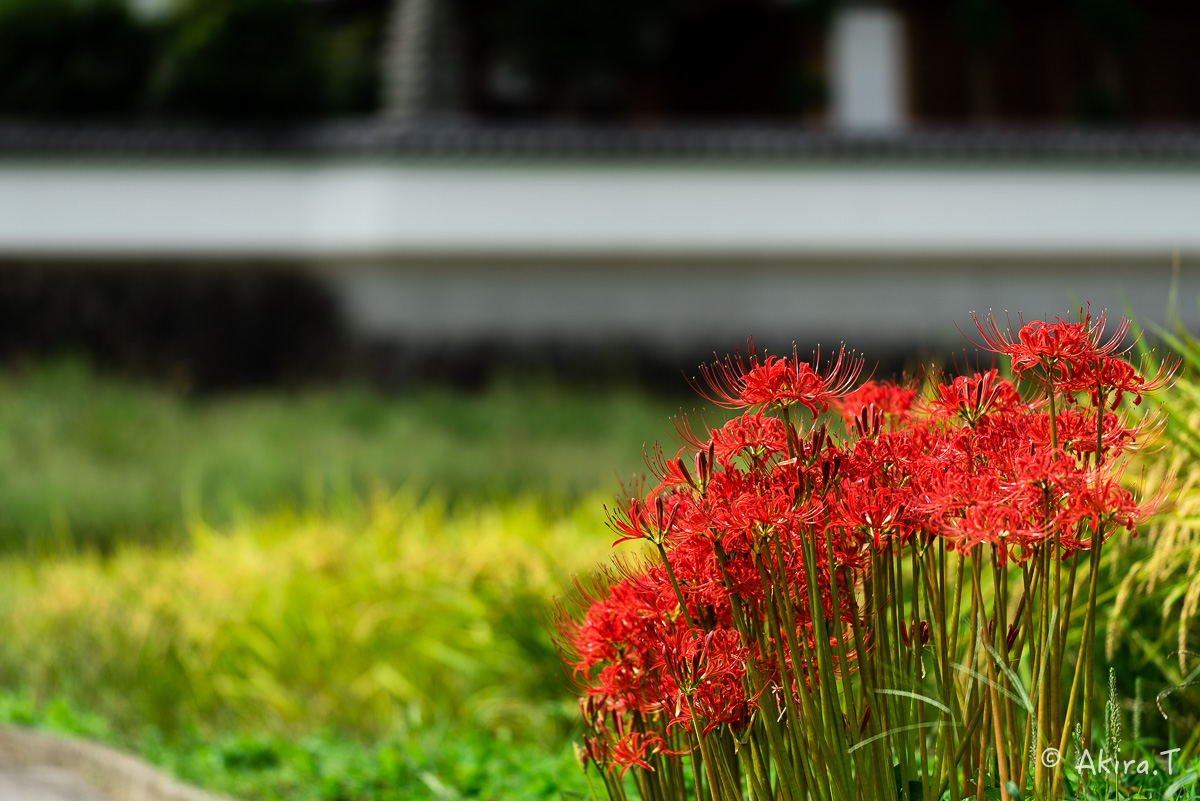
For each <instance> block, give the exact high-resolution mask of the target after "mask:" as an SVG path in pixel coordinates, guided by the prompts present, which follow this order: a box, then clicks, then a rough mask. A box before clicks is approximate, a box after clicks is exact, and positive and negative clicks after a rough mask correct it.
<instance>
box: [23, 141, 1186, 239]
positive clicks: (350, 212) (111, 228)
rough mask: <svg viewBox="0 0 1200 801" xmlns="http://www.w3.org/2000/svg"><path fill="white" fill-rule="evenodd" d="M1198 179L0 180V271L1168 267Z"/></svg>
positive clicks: (362, 172) (75, 170) (71, 173)
mask: <svg viewBox="0 0 1200 801" xmlns="http://www.w3.org/2000/svg"><path fill="white" fill-rule="evenodd" d="M1198 221H1200V170H1197V169H1194V168H1189V169H1168V168H1146V169H1140V170H1139V169H1133V168H1108V169H1084V168H1061V167H1060V168H1045V167H1036V166H1028V167H1020V166H1007V167H972V168H959V169H951V168H947V167H945V166H934V167H929V166H925V167H922V166H892V167H878V168H874V169H870V168H865V167H835V166H826V167H812V166H809V167H805V166H779V167H773V168H772V167H748V168H742V169H737V168H732V167H699V166H697V167H691V168H688V167H683V166H679V167H635V166H627V167H611V168H601V167H579V166H558V167H551V166H530V167H525V168H520V167H486V166H465V165H441V166H438V165H424V166H421V165H406V164H401V163H380V164H366V163H354V162H350V163H341V164H339V163H330V164H298V165H288V164H260V165H257V166H254V165H251V166H247V165H243V164H228V165H193V166H188V165H182V166H175V165H171V164H144V165H131V164H125V165H64V164H53V163H51V164H26V165H14V164H11V163H9V164H0V256H3V255H13V254H20V255H30V256H62V255H68V256H73V255H78V256H87V257H109V256H112V257H129V256H134V257H137V256H167V257H171V256H189V257H202V258H206V257H224V256H235V255H239V256H241V255H249V256H267V257H281V258H299V259H311V260H329V259H339V258H377V257H388V258H392V259H400V260H403V259H408V258H414V257H424V256H428V255H437V256H471V257H480V258H485V259H492V258H497V257H509V256H516V257H524V256H529V257H558V256H564V255H566V256H569V255H576V256H595V255H598V254H603V255H606V256H615V257H622V256H639V257H656V258H688V257H693V256H701V255H712V254H724V255H728V256H735V257H741V256H764V255H774V256H789V257H790V256H805V257H807V256H814V255H819V256H829V255H834V256H846V255H853V256H862V255H870V256H878V257H888V258H893V257H898V256H945V255H987V256H1010V257H1030V256H1045V257H1063V256H1080V255H1085V256H1086V255H1096V256H1104V257H1111V256H1114V255H1123V256H1152V257H1157V256H1164V257H1165V255H1166V254H1168V253H1170V252H1171V251H1172V250H1173V249H1176V248H1178V249H1181V250H1183V251H1185V252H1189V253H1200V224H1197V222H1198Z"/></svg>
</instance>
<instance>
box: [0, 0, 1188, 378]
mask: <svg viewBox="0 0 1200 801" xmlns="http://www.w3.org/2000/svg"><path fill="white" fill-rule="evenodd" d="M0 118H2V121H0V263H2V265H3V270H2V271H0V349H2V350H3V352H4V353H5V354H7V355H8V356H9V357H10V358H11V357H19V356H21V355H25V354H33V353H41V352H45V351H48V350H54V349H76V350H83V351H84V352H87V353H90V354H91V355H92V356H93V357H94V358H96V359H98V360H99V361H101V362H104V361H110V362H113V363H115V364H118V365H121V366H124V367H131V368H133V369H146V370H152V371H162V370H168V371H170V370H177V371H180V372H181V374H184V375H186V380H187V381H190V382H196V383H199V384H223V383H232V384H242V383H247V382H249V383H254V382H259V381H273V380H279V379H286V378H293V377H305V376H311V375H324V374H340V373H345V372H346V371H352V372H353V371H365V372H368V373H370V374H372V375H374V376H375V377H377V378H380V379H381V380H383V381H385V382H390V383H404V382H406V381H409V380H412V379H413V378H419V377H426V376H429V375H440V376H443V377H449V378H453V379H455V380H464V381H472V380H479V379H480V378H484V377H486V376H487V374H488V373H489V372H490V371H493V370H495V369H497V365H505V364H508V365H510V366H514V365H515V366H518V367H519V366H521V365H523V364H527V363H530V362H541V363H544V364H547V365H549V366H551V367H554V368H556V369H557V368H564V367H569V366H571V365H574V366H575V369H580V370H593V369H600V368H601V367H604V369H609V368H612V369H618V370H634V371H643V372H647V373H654V372H655V371H656V370H658V368H659V366H660V365H663V364H669V365H671V372H672V373H674V374H677V372H676V371H677V370H678V368H679V365H680V361H679V360H680V359H692V358H693V357H702V356H703V355H704V354H705V353H707V352H711V351H712V350H714V349H716V350H718V351H721V352H725V351H728V350H730V349H732V348H733V347H734V346H736V345H737V344H738V343H739V342H741V341H743V340H744V339H745V337H746V336H748V335H754V336H756V337H758V338H759V339H761V340H764V341H766V342H767V343H769V344H770V345H772V346H775V347H779V346H783V345H786V344H788V343H790V342H791V341H793V340H795V341H796V342H797V343H798V344H799V345H800V346H801V347H802V348H807V347H808V346H810V345H814V344H816V343H818V342H821V343H826V344H832V343H834V342H836V341H838V340H843V339H844V340H846V341H847V342H848V343H850V344H852V345H854V346H856V347H859V348H861V349H864V350H866V351H867V352H868V353H870V354H872V355H875V356H880V357H883V358H886V359H894V360H898V361H902V360H904V359H906V358H912V357H914V356H916V355H918V354H921V353H930V352H939V351H947V350H949V349H951V348H954V347H958V346H960V343H961V342H962V340H961V337H960V335H959V333H958V331H957V330H955V326H954V323H955V322H957V323H958V325H959V326H964V325H965V324H966V323H968V322H969V313H970V312H972V311H979V312H986V311H988V309H995V310H996V311H997V312H998V313H1003V312H1005V311H1010V312H1012V314H1013V315H1014V317H1015V316H1016V315H1017V314H1018V313H1021V314H1024V315H1025V317H1026V318H1028V317H1041V316H1044V315H1046V314H1049V315H1051V316H1053V315H1057V314H1064V313H1066V311H1067V310H1068V309H1069V308H1070V307H1071V306H1072V305H1073V304H1076V303H1078V302H1085V301H1090V302H1091V303H1092V305H1093V308H1095V307H1103V306H1107V307H1110V308H1113V309H1119V308H1121V307H1122V304H1124V303H1127V304H1129V306H1130V307H1131V308H1132V309H1133V311H1134V312H1135V313H1136V314H1137V315H1138V317H1139V319H1140V320H1142V321H1157V322H1162V321H1164V320H1165V314H1166V308H1167V302H1168V292H1169V287H1170V283H1171V280H1172V254H1173V253H1176V252H1178V253H1179V256H1180V260H1181V264H1182V270H1181V272H1180V275H1179V279H1180V297H1181V298H1182V304H1181V306H1180V312H1181V314H1182V315H1183V319H1184V321H1185V322H1187V323H1195V322H1197V321H1200V313H1198V310H1197V308H1196V304H1195V302H1194V299H1195V298H1196V297H1197V296H1198V295H1200V274H1198V273H1197V272H1196V270H1195V269H1194V268H1193V266H1192V265H1194V264H1195V263H1196V260H1197V258H1198V257H1200V227H1198V226H1197V225H1196V224H1195V221H1196V219H1197V213H1198V212H1200V126H1198V123H1200V9H1197V8H1196V7H1194V5H1193V4H1189V3H1184V2H1179V1H1177V0H1144V1H1143V2H1134V0H1045V1H1044V2H1036V3H1035V2H1025V1H1024V0H1014V1H1011V2H1001V0H927V1H926V2H919V3H918V2H905V1H901V0H896V2H891V3H888V2H873V3H867V2H863V3H857V2H850V1H849V0H843V2H834V0H705V1H704V2H695V0H691V1H690V2H680V1H679V0H636V1H635V0H603V2H601V1H600V0H573V1H572V2H566V3H564V2H561V0H139V1H138V2H130V3H129V4H128V5H127V4H125V3H123V2H121V0H0ZM685 363H687V362H685ZM581 365H582V366H581ZM606 365H607V367H605V366H606Z"/></svg>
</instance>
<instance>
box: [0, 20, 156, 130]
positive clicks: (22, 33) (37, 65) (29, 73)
mask: <svg viewBox="0 0 1200 801" xmlns="http://www.w3.org/2000/svg"><path fill="white" fill-rule="evenodd" d="M152 61H153V45H152V38H151V34H150V31H149V30H148V29H147V28H146V27H145V26H143V25H142V24H140V23H139V22H138V21H137V20H136V19H135V18H134V17H133V16H132V15H131V14H130V12H129V9H128V8H127V6H126V5H125V4H124V3H123V2H121V0H0V76H2V77H0V113H2V114H6V115H10V116H18V117H65V116H83V115H87V116H99V117H111V116H118V115H124V114H129V113H131V112H135V111H137V110H138V109H139V108H140V107H141V105H142V102H143V98H144V95H145V87H146V80H147V76H148V74H149V71H150V67H151V64H152Z"/></svg>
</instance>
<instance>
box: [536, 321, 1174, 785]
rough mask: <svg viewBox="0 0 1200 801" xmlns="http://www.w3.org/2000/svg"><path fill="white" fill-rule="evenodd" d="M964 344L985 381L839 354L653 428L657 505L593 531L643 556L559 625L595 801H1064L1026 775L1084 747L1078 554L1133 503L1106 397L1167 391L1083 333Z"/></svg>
mask: <svg viewBox="0 0 1200 801" xmlns="http://www.w3.org/2000/svg"><path fill="white" fill-rule="evenodd" d="M975 322H976V328H977V331H978V339H979V341H978V342H975V344H976V345H977V346H979V347H981V348H982V349H985V350H988V351H991V352H993V353H995V354H998V355H1000V356H1002V357H1007V361H1008V365H1009V369H1010V375H1011V378H1007V377H1004V376H1002V375H1001V374H1000V373H999V372H998V371H997V370H995V369H990V370H986V371H980V372H975V373H974V374H970V375H961V376H958V377H955V378H953V379H950V380H945V381H941V382H940V381H938V380H936V379H935V380H931V381H929V382H927V383H925V385H924V386H922V385H920V384H918V383H916V382H913V383H907V384H894V383H876V382H871V381H868V382H866V383H863V384H861V385H860V384H859V380H860V373H861V371H862V360H861V359H860V358H857V357H855V356H854V355H853V354H850V353H848V352H846V351H845V350H844V349H843V350H841V351H839V352H837V353H836V354H835V355H834V356H833V358H831V359H828V360H822V359H821V358H820V356H819V355H818V356H816V357H814V360H813V361H812V362H811V363H809V362H804V361H801V360H800V359H798V358H797V355H796V353H795V351H794V350H793V353H792V354H791V356H790V357H780V356H769V357H765V358H764V357H761V356H760V355H759V354H757V353H756V352H755V351H754V350H753V347H751V349H750V351H749V352H748V353H747V354H746V355H745V356H741V355H738V356H734V357H731V358H728V359H726V360H724V361H722V362H717V363H716V364H713V365H710V366H706V367H704V368H701V369H702V373H701V380H700V381H699V382H697V383H698V385H699V387H698V388H699V389H700V392H701V394H702V395H703V396H704V397H705V398H706V399H707V400H708V401H709V402H711V403H713V404H716V405H718V406H721V407H723V408H725V409H730V410H734V411H735V412H737V413H738V414H736V416H733V417H732V418H731V419H730V420H729V421H728V422H726V423H725V424H723V425H720V426H717V427H713V426H709V425H707V424H706V423H704V422H703V421H702V420H700V421H690V422H689V421H687V420H681V421H677V429H678V432H679V436H680V439H681V444H682V447H681V449H680V450H679V452H678V454H677V455H676V456H674V457H670V458H668V457H666V456H664V455H663V454H661V453H658V454H657V455H656V456H655V457H653V458H652V459H650V463H651V464H650V466H651V469H652V471H653V472H654V474H655V476H656V477H657V480H658V483H657V485H656V486H654V487H653V488H652V489H650V490H649V491H648V492H643V491H642V490H641V489H637V490H634V491H633V492H632V493H631V495H632V496H633V497H629V498H626V499H624V500H622V502H621V506H620V508H619V509H617V510H615V511H613V513H612V514H611V515H610V520H611V524H612V526H613V527H614V529H615V530H616V531H617V532H618V533H619V535H620V539H619V540H618V542H622V541H627V540H645V541H646V542H648V543H649V544H650V546H651V547H652V549H653V551H652V556H651V557H648V558H644V559H634V560H626V561H624V562H620V563H618V565H617V567H615V568H613V569H610V570H609V571H608V572H607V573H606V574H605V575H604V576H602V577H601V578H599V579H597V580H595V581H594V582H591V583H585V584H582V585H581V589H582V592H581V593H580V596H579V597H578V598H576V599H575V601H574V602H572V603H566V604H564V608H563V614H562V619H561V625H560V629H561V631H560V641H561V645H562V649H563V653H564V658H565V659H566V660H567V662H568V664H569V667H570V669H571V671H573V673H574V675H575V677H576V678H577V680H578V682H579V685H580V694H581V699H580V706H581V709H582V712H583V718H584V722H585V726H586V735H585V738H584V746H583V748H582V752H581V758H582V759H583V761H584V766H585V770H586V769H587V768H588V766H589V765H595V766H598V767H600V768H601V770H599V771H592V772H591V773H589V777H590V776H591V775H592V774H593V773H594V774H596V775H597V776H598V778H599V780H600V781H601V782H602V783H603V785H604V787H605V788H606V791H607V793H608V795H609V797H610V798H613V799H620V798H624V797H625V795H626V791H627V788H628V787H629V786H630V782H632V785H633V786H634V787H636V788H637V792H638V794H639V795H640V796H641V797H642V798H644V799H663V800H664V801H666V799H677V798H680V799H681V798H696V799H708V798H712V799H713V801H724V800H726V799H744V798H749V799H754V800H755V801H766V799H784V800H785V801H801V799H808V798H812V799H822V800H827V801H835V800H837V799H864V800H866V801H873V800H874V799H895V801H901V799H917V798H923V799H938V798H942V797H947V793H949V795H948V797H952V798H955V799H957V798H964V797H979V798H983V797H985V795H986V796H988V797H991V796H993V795H994V794H995V793H996V792H997V791H998V792H999V794H1000V796H1001V797H1002V798H1005V799H1008V798H1016V797H1019V798H1030V797H1040V798H1051V797H1059V796H1061V795H1062V794H1063V793H1064V792H1067V791H1069V787H1068V784H1069V782H1070V777H1068V776H1067V775H1066V774H1065V773H1064V771H1063V769H1062V768H1063V766H1062V765H1049V764H1048V763H1049V761H1050V760H1045V759H1041V758H1039V754H1042V753H1045V752H1046V751H1047V750H1048V749H1057V750H1058V751H1059V752H1062V751H1064V749H1066V748H1068V747H1069V746H1070V745H1071V742H1069V740H1071V739H1072V738H1074V740H1075V743H1074V745H1075V747H1077V748H1078V747H1080V741H1082V740H1084V739H1085V738H1083V736H1082V734H1081V732H1086V733H1088V734H1089V735H1090V733H1091V730H1092V717H1091V711H1092V676H1093V673H1094V672H1095V670H1094V666H1093V664H1092V653H1093V650H1094V649H1093V648H1092V647H1089V644H1090V643H1093V642H1094V641H1095V606H1096V575H1097V568H1098V565H1099V557H1100V552H1101V546H1102V545H1103V543H1104V541H1105V540H1106V539H1107V538H1108V537H1110V536H1112V535H1113V534H1114V533H1116V532H1118V531H1119V530H1121V529H1126V530H1129V531H1135V526H1136V525H1137V524H1138V522H1139V521H1141V520H1143V519H1144V518H1145V517H1146V516H1147V515H1148V514H1149V513H1151V512H1152V511H1153V510H1154V507H1155V506H1156V503H1157V499H1154V498H1151V499H1145V498H1138V497H1135V495H1134V494H1133V493H1132V492H1130V490H1128V489H1127V488H1126V487H1125V486H1123V485H1122V483H1121V481H1120V478H1121V472H1122V469H1123V467H1124V465H1125V461H1124V458H1123V457H1124V456H1125V455H1126V454H1129V453H1130V452H1132V451H1134V450H1136V449H1138V448H1141V447H1144V446H1145V445H1146V444H1148V443H1149V442H1150V441H1151V440H1152V439H1153V437H1154V435H1155V434H1156V428H1157V426H1156V425H1155V424H1154V423H1153V422H1151V416H1146V415H1141V416H1139V417H1138V421H1139V422H1136V423H1135V422H1130V416H1129V415H1128V414H1127V412H1126V409H1127V407H1128V406H1129V404H1128V403H1126V402H1125V401H1130V400H1131V401H1132V403H1134V404H1137V403H1140V402H1141V400H1142V397H1143V396H1144V395H1146V394H1150V393H1154V392H1156V391H1159V390H1161V389H1163V388H1164V387H1166V386H1167V385H1168V384H1169V383H1170V381H1171V375H1172V373H1173V369H1172V368H1171V367H1170V366H1168V367H1165V368H1162V369H1159V370H1157V371H1155V372H1154V374H1153V375H1147V374H1146V372H1144V371H1143V370H1141V369H1139V368H1138V367H1137V366H1135V365H1134V364H1132V363H1131V362H1130V360H1129V358H1128V342H1127V335H1128V324H1127V323H1126V322H1125V321H1121V323H1120V324H1119V325H1118V326H1116V330H1115V331H1112V332H1111V333H1110V334H1108V335H1107V336H1106V335H1105V331H1104V328H1105V321H1104V316H1103V315H1099V316H1097V317H1093V316H1091V315H1089V314H1087V313H1081V314H1080V315H1079V319H1077V320H1074V321H1073V320H1072V319H1071V318H1069V317H1068V318H1067V319H1066V320H1063V319H1056V320H1055V321H1054V322H1044V321H1036V322H1032V323H1029V324H1027V325H1023V326H1019V327H1018V329H1017V330H1015V331H1014V330H1013V329H1012V328H1011V327H1007V326H1006V327H1005V328H1003V329H1002V328H1001V327H1000V326H999V325H997V323H996V321H995V319H994V318H993V317H991V316H988V317H986V318H975ZM831 411H832V412H835V413H836V415H837V417H840V422H839V421H838V420H837V419H831V415H830V414H829V413H830V412H831ZM835 431H836V432H837V433H835ZM1071 657H1074V658H1073V659H1072V658H1071ZM1064 668H1068V669H1067V670H1064ZM629 772H632V777H631V778H630V779H629V781H626V780H625V779H626V774H627V773H629ZM589 780H590V778H589Z"/></svg>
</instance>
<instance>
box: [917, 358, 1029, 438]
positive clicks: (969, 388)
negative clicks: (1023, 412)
mask: <svg viewBox="0 0 1200 801" xmlns="http://www.w3.org/2000/svg"><path fill="white" fill-rule="evenodd" d="M1022 406H1023V402H1022V401H1021V396H1020V395H1019V394H1018V393H1017V389H1016V387H1014V386H1013V383H1012V382H1011V381H1009V380H1007V379H1004V378H1001V377H1000V374H999V373H998V372H997V371H996V370H988V371H987V372H984V373H975V374H974V375H973V376H965V375H961V376H959V377H958V378H955V379H954V380H953V381H952V382H951V383H950V384H939V385H938V387H937V396H936V397H935V398H934V399H933V401H932V402H931V404H930V408H931V410H932V411H933V413H934V414H940V415H947V416H949V415H957V416H958V417H961V418H962V419H963V420H964V421H965V422H966V423H967V425H972V426H973V425H975V424H977V423H979V422H980V421H982V420H984V419H985V418H987V417H988V416H989V415H992V414H1003V413H1007V412H1014V411H1017V410H1018V409H1020V408H1021V407H1022Z"/></svg>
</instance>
